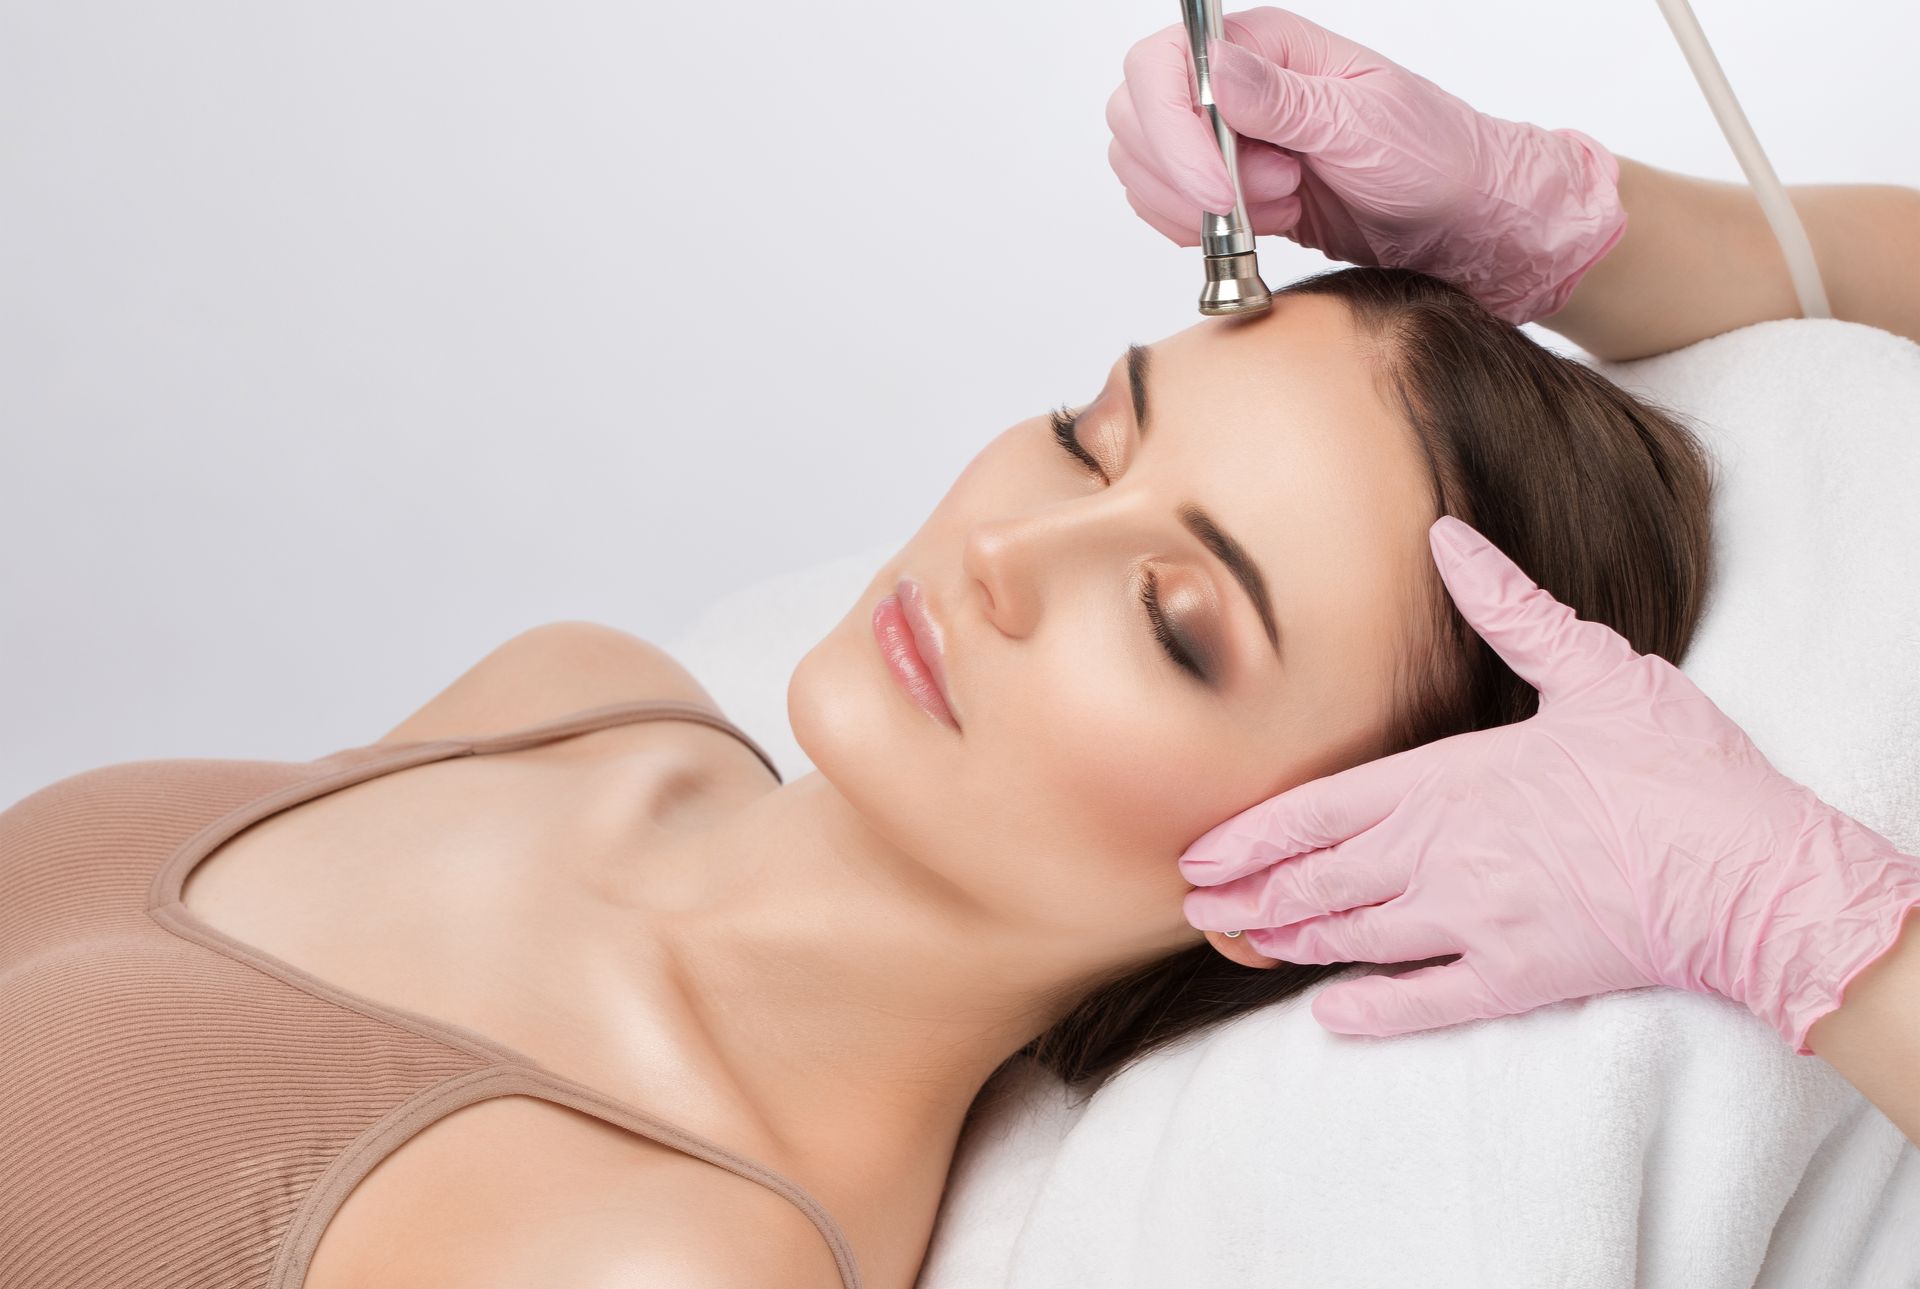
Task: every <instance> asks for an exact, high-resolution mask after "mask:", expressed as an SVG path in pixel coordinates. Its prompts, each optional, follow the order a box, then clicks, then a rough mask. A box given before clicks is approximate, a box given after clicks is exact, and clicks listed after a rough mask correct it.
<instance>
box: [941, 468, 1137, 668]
mask: <svg viewBox="0 0 1920 1289" xmlns="http://www.w3.org/2000/svg"><path fill="white" fill-rule="evenodd" d="M1150 535H1151V534H1150V532H1149V530H1148V528H1147V527H1146V510H1145V504H1144V501H1143V499H1141V498H1135V497H1133V496H1132V494H1130V493H1128V492H1126V491H1125V490H1122V489H1118V488H1109V489H1106V490H1104V491H1102V492H1099V493H1096V494H1094V495H1093V496H1089V497H1079V498H1075V499H1073V500H1071V501H1067V502H1062V503H1059V504H1056V505H1051V506H1046V507H1044V508H1041V509H1038V510H1033V511H1030V512H1027V513H1024V514H1020V515H1012V516H1007V517H1004V518H1000V519H995V520H992V521H983V522H981V523H977V524H975V525H974V526H973V527H972V529H970V530H969V531H968V533H967V539H966V544H965V548H964V550H963V552H962V555H961V567H962V568H963V569H964V570H965V571H966V574H967V576H968V577H969V578H970V579H971V580H972V581H974V582H975V583H977V584H978V586H979V591H980V594H981V596H982V597H983V599H984V600H985V611H986V615H987V617H988V619H989V620H990V621H991V622H992V623H993V624H994V625H995V626H996V627H998V628H999V629H1000V630H1001V631H1003V632H1005V633H1006V634H1007V635H1010V636H1015V637H1020V636H1026V635H1028V634H1030V633H1031V632H1032V631H1033V630H1034V628H1035V627H1036V626H1038V625H1039V622H1040V620H1041V617H1042V615H1043V612H1044V610H1045V607H1046V602H1047V600H1048V599H1049V596H1050V593H1051V592H1052V591H1054V590H1057V588H1059V587H1061V586H1068V585H1075V584H1078V585H1086V584H1087V579H1088V577H1089V576H1090V575H1091V570H1092V569H1094V568H1098V567H1109V568H1111V569H1112V570H1113V572H1114V576H1116V577H1124V576H1125V570H1126V568H1127V567H1128V565H1129V562H1130V560H1131V559H1132V558H1133V557H1134V556H1135V555H1136V554H1138V553H1139V552H1141V551H1144V550H1145V549H1146V546H1145V545H1144V540H1145V539H1146V538H1148V537H1149V536H1150Z"/></svg>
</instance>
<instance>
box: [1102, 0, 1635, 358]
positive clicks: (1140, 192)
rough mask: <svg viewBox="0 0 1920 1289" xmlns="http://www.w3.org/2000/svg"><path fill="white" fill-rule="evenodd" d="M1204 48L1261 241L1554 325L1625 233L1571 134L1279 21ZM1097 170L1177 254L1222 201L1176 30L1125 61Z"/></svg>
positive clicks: (1301, 24)
mask: <svg viewBox="0 0 1920 1289" xmlns="http://www.w3.org/2000/svg"><path fill="white" fill-rule="evenodd" d="M1222 25H1223V29H1224V30H1225V32H1226V34H1227V37H1228V40H1227V42H1215V43H1214V44H1212V45H1211V46H1210V47H1209V50H1208V59H1209V62H1210V65H1211V67H1212V81H1213V96H1214V102H1215V105H1216V106H1217V107H1218V108H1219V110H1220V115H1221V117H1222V119H1223V120H1225V121H1226V123H1227V124H1228V125H1230V126H1232V127H1233V130H1234V132H1235V133H1236V134H1239V135H1241V136H1242V137H1243V139H1245V140H1246V142H1243V143H1242V144H1241V145H1240V146H1239V148H1238V149H1237V152H1238V157H1239V164H1240V186H1241V192H1242V195H1243V196H1244V198H1245V199H1246V202H1247V216H1248V219H1249V220H1250V222H1251V223H1252V225H1253V231H1254V232H1255V233H1268V234H1281V235H1284V236H1286V237H1289V238H1291V239H1292V240H1294V241H1296V242H1298V243H1300V244H1301V245H1302V246H1309V247H1312V248H1313V249H1315V250H1318V251H1321V252H1323V253H1325V254H1326V255H1328V256H1330V257H1332V258H1333V259H1336V260H1343V261H1345V262H1347V263H1349V264H1365V265H1386V266H1389V267H1395V268H1410V269H1417V270H1419V271H1421V272H1423V273H1430V274H1432V275H1433V276H1435V277H1438V278H1444V279H1446V280H1447V281H1450V282H1453V283H1455V284H1456V285H1458V286H1460V287H1462V288H1463V289H1465V290H1466V291H1467V292H1468V293H1469V294H1471V295H1472V296H1473V297H1474V298H1475V299H1477V300H1479V301H1480V302H1481V303H1482V304H1484V305H1485V306H1486V307H1487V308H1488V309H1489V310H1490V311H1491V312H1493V313H1494V314H1495V315H1497V316H1499V317H1500V318H1503V319H1505V320H1506V321H1508V322H1511V323H1513V324H1514V325H1516V326H1517V325H1519V324H1521V323H1524V322H1532V321H1534V320H1535V319H1537V318H1544V317H1547V316H1548V315H1550V314H1553V313H1557V312H1558V311H1559V310H1560V309H1561V308H1562V307H1563V306H1564V305H1565V304H1566V302H1567V299H1568V297H1569V296H1571V295H1572V294H1573V289H1574V287H1575V286H1576V285H1577V284H1578V283H1579V281H1580V278H1581V277H1582V276H1583V275H1584V274H1585V273H1586V271H1587V270H1588V269H1590V268H1592V267H1593V265H1594V264H1596V263H1597V262H1598V261H1599V260H1600V259H1601V257H1602V256H1604V255H1605V254H1606V253H1607V252H1608V251H1609V250H1611V249H1612V248H1613V245H1614V243H1615V242H1617V241H1619V240H1620V237H1621V235H1622V234H1623V233H1624V232H1625V231H1626V226H1627V214H1626V210H1625V209H1624V208H1623V207H1622V206H1621V204H1620V195H1619V192H1618V190H1617V188H1616V187H1615V185H1616V184H1617V183H1618V182H1619V178H1620V164H1619V162H1618V161H1616V160H1615V159H1614V156H1613V154H1612V153H1610V152H1608V151H1607V150H1606V149H1605V148H1604V147H1602V146H1601V145H1600V144H1598V143H1596V142H1595V141H1594V140H1593V139H1591V138H1589V137H1588V136H1587V135H1585V134H1582V133H1580V132H1579V131H1578V130H1567V129H1561V130H1547V129H1542V128H1541V127H1540V126H1537V125H1531V124H1528V123H1527V122H1525V121H1506V120H1502V119H1500V118H1499V117H1494V116H1487V115H1484V114H1483V113H1480V112H1477V111H1475V110H1474V109H1473V108H1471V107H1469V106H1468V105H1467V104H1465V103H1463V102H1461V101H1460V100H1459V99H1457V98H1455V97H1453V95H1451V94H1449V93H1447V92H1446V91H1445V90H1443V89H1441V88H1440V87H1439V86H1438V85H1435V84H1434V83H1433V82H1432V81H1429V80H1426V79H1424V78H1422V77H1420V76H1416V75H1415V74H1414V73H1412V72H1410V71H1408V70H1407V69H1406V68H1404V67H1401V66H1400V65H1399V64H1397V63H1394V62H1392V61H1390V60H1388V59H1386V58H1383V57H1381V56H1380V55H1379V54H1376V53H1374V52H1373V51H1372V50H1371V49H1368V48H1366V47H1365V46H1364V45H1357V44H1355V43H1354V42H1353V41H1351V40H1348V39H1347V38H1346V37H1344V36H1340V35H1336V34H1335V33H1333V32H1331V31H1328V30H1327V29H1326V28H1324V27H1319V26H1316V25H1315V24H1313V23H1311V22H1309V21H1307V20H1306V19H1305V18H1302V17H1300V16H1299V15H1298V14H1295V13H1290V12H1288V11H1287V10H1285V9H1275V8H1271V7H1262V8H1258V9H1247V10H1244V11H1242V12H1240V13H1236V14H1232V15H1230V16H1228V17H1227V18H1226V19H1225V21H1224V23H1223V24H1222ZM1125 67H1126V71H1125V80H1124V81H1123V82H1122V84H1121V85H1120V87H1119V88H1118V89H1116V90H1115V91H1114V93H1113V97H1112V98H1110V99H1109V100H1108V101H1107V127H1108V128H1109V129H1110V130H1112V131H1113V142H1112V143H1111V144H1110V145H1109V146H1108V149H1107V160H1108V162H1109V164H1111V165H1112V167H1113V172H1114V173H1115V174H1116V175H1118V176H1119V178H1120V182H1121V183H1122V184H1123V185H1125V187H1126V190H1127V201H1128V203H1129V204H1130V205H1132V207H1133V209H1134V211H1135V212H1136V213H1137V214H1139V215H1140V217H1141V218H1142V219H1144V220H1146V221H1147V222H1148V223H1149V224H1151V225H1153V227H1155V228H1157V229H1159V230H1160V232H1162V233H1164V234H1166V235H1167V236H1168V237H1170V238H1172V239H1173V241H1174V242H1175V243H1177V244H1179V245H1181V246H1197V245H1199V241H1200V216H1201V212H1202V209H1203V208H1204V209H1205V210H1210V211H1216V212H1222V213H1224V212H1225V211H1227V210H1230V209H1231V208H1232V205H1233V189H1232V186H1231V184H1230V183H1229V182H1228V179H1227V168H1226V163H1225V162H1224V161H1222V160H1221V158H1220V149H1219V147H1218V145H1217V144H1215V142H1214V139H1213V132H1212V130H1211V128H1210V127H1209V126H1208V125H1207V123H1206V118H1205V117H1204V116H1203V115H1202V114H1201V111H1200V109H1199V107H1198V106H1197V94H1196V87H1195V85H1194V81H1193V71H1192V58H1191V55H1190V54H1189V52H1188V49H1187V36H1186V29H1185V28H1184V27H1183V26H1181V25H1178V24H1176V25H1174V26H1170V27H1167V28H1165V29H1164V30H1161V31H1158V32H1156V33H1154V34H1153V35H1151V36H1149V37H1147V38H1146V39H1145V40H1142V41H1140V42H1139V43H1138V44H1136V45H1134V46H1133V48H1132V49H1130V50H1129V51H1128V52H1127V57H1126V65H1125Z"/></svg>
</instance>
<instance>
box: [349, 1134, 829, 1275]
mask: <svg viewBox="0 0 1920 1289" xmlns="http://www.w3.org/2000/svg"><path fill="white" fill-rule="evenodd" d="M663 1185H664V1187H666V1188H667V1189H665V1190H663ZM568 1190H569V1192H570V1194H571V1196H572V1199H571V1200H570V1201H566V1202H560V1201H555V1200H548V1201H543V1202H542V1203H541V1204H540V1205H539V1206H538V1207H537V1208H532V1207H530V1208H529V1209H528V1214H529V1217H530V1218H531V1220H528V1221H525V1222H523V1223H522V1224H521V1225H520V1227H519V1228H518V1229H517V1230H516V1231H515V1232H514V1234H513V1235H512V1236H511V1237H510V1238H507V1239H504V1240H502V1241H500V1242H499V1244H498V1245H497V1246H495V1247H494V1248H492V1249H490V1250H489V1249H487V1248H486V1247H485V1244H484V1243H482V1244H480V1245H478V1246H476V1245H475V1244H474V1243H473V1242H466V1243H465V1244H464V1245H463V1248H462V1251H461V1252H460V1253H459V1254H458V1255H457V1260H456V1265H455V1266H454V1267H452V1268H442V1267H436V1268H433V1270H434V1275H433V1277H432V1278H431V1280H430V1281H425V1280H422V1279H420V1278H417V1277H416V1276H414V1275H412V1274H408V1275H403V1276H401V1277H400V1278H398V1279H397V1280H395V1281H394V1282H393V1285H394V1289H401V1286H411V1285H416V1284H421V1283H429V1282H430V1283H433V1284H435V1285H439V1286H442V1287H443V1289H510V1287H512V1289H518V1287H519V1286H524V1285H534V1284H538V1285H553V1286H556V1289H652V1287H653V1286H657V1285H674V1286H676V1287H677V1289H767V1287H768V1286H771V1285H779V1286H782V1289H841V1284H842V1281H841V1278H840V1273H839V1270H838V1269H837V1267H836V1266H835V1264H834V1260H833V1253H832V1250H831V1249H830V1248H829V1247H828V1245H827V1242H826V1239H825V1238H824V1237H823V1236H822V1235H821V1234H820V1231H819V1229H818V1228H817V1227H815V1226H814V1224H813V1223H812V1222H811V1221H810V1220H809V1219H808V1218H807V1216H806V1214H804V1213H802V1212H801V1211H800V1210H799V1209H798V1208H796V1207H794V1205H793V1204H792V1203H790V1202H789V1201H787V1200H786V1199H784V1198H783V1197H781V1196H779V1195H777V1194H775V1193H774V1192H772V1191H770V1190H768V1189H766V1188H765V1187H763V1186H760V1185H759V1184H757V1183H754V1182H750V1181H747V1180H746V1179H745V1178H742V1177H737V1176H735V1175H734V1174H732V1173H728V1172H725V1171H724V1170H722V1169H719V1168H716V1167H715V1166H713V1165H712V1164H708V1163H706V1162H705V1161H703V1160H695V1159H685V1160H683V1161H682V1162H680V1163H678V1164H673V1165H668V1166H665V1167H663V1168H661V1169H659V1170H658V1175H657V1176H656V1177H654V1178H651V1179H645V1180H637V1179H629V1181H628V1182H627V1183H625V1184H623V1183H622V1181H621V1180H619V1179H602V1184H601V1185H598V1186H595V1187H593V1188H592V1189H591V1190H590V1191H589V1190H588V1189H586V1188H584V1187H580V1186H571V1187H569V1188H568ZM476 1253H477V1254H478V1256H476ZM421 1270H426V1268H421ZM449 1271H451V1274H448V1272H449ZM369 1289H372V1286H369Z"/></svg>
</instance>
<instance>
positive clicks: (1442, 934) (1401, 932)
mask: <svg viewBox="0 0 1920 1289" xmlns="http://www.w3.org/2000/svg"><path fill="white" fill-rule="evenodd" d="M1247 943H1249V944H1251V945H1252V946H1253V947H1254V949H1255V950H1256V951H1257V952H1259V953H1263V954H1265V955H1266V956H1267V957H1269V958H1277V959H1279V960H1280V961H1281V962H1296V963H1318V964H1321V965H1328V964H1332V963H1336V962H1418V961H1420V960H1422V959H1425V958H1438V957H1441V956H1442V955H1445V954H1450V953H1459V952H1461V947H1460V945H1459V943H1458V942H1457V941H1456V940H1455V938H1454V937H1453V936H1451V935H1449V934H1448V933H1447V932H1446V931H1445V930H1444V929H1442V928H1440V927H1436V926H1429V925H1428V924H1427V923H1426V920H1425V919H1424V918H1423V917H1421V916H1420V915H1419V914H1418V913H1417V912H1415V911H1413V910H1411V909H1409V908H1407V907H1405V904H1404V902H1403V901H1395V900H1390V901H1388V902H1387V903H1385V904H1374V905H1369V906H1367V907H1365V908H1358V909H1347V910H1346V911H1345V912H1341V913H1328V914H1326V915H1325V916H1324V917H1317V918H1309V919H1308V920H1307V921H1305V922H1295V923H1294V924H1293V925H1292V926H1282V927H1262V928H1257V929H1253V930H1249V931H1248V932H1247Z"/></svg>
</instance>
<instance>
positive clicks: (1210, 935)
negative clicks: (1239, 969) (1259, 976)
mask: <svg viewBox="0 0 1920 1289" xmlns="http://www.w3.org/2000/svg"><path fill="white" fill-rule="evenodd" d="M1206 936H1207V943H1208V944H1210V945H1212V946H1213V947H1214V948H1215V949H1218V950H1219V951H1220V953H1221V954H1222V955H1223V956H1225V957H1228V958H1231V959H1233V960H1234V961H1235V962H1237V963H1239V964H1240V965H1241V966H1243V967H1258V968H1260V969H1261V970H1263V971H1264V970H1265V969H1267V968H1268V967H1277V966H1279V965H1280V959H1278V958H1269V957H1268V956H1267V955H1266V954H1264V953H1262V952H1260V951H1259V950H1258V949H1256V948H1254V947H1253V946H1252V945H1250V944H1248V943H1247V935H1246V932H1244V931H1242V932H1241V933H1240V934H1239V935H1237V936H1234V937H1233V938H1231V939H1229V938H1228V937H1227V933H1226V932H1225V931H1209V932H1207V933H1206Z"/></svg>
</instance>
